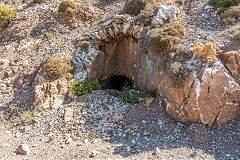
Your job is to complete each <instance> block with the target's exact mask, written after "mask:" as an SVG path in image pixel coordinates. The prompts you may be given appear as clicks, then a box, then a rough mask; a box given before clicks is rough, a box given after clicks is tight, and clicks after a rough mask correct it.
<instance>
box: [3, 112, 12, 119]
mask: <svg viewBox="0 0 240 160" xmlns="http://www.w3.org/2000/svg"><path fill="white" fill-rule="evenodd" d="M10 115H11V113H9V112H5V113H2V115H1V120H8V119H9V118H10Z"/></svg>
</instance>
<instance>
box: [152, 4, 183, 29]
mask: <svg viewBox="0 0 240 160" xmlns="http://www.w3.org/2000/svg"><path fill="white" fill-rule="evenodd" d="M179 19H180V11H179V9H178V8H177V7H175V6H172V5H160V6H159V7H158V9H157V12H156V14H155V15H154V17H153V19H152V24H153V25H164V24H165V23H171V22H174V21H177V20H179Z"/></svg>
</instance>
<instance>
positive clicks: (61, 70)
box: [46, 57, 74, 78]
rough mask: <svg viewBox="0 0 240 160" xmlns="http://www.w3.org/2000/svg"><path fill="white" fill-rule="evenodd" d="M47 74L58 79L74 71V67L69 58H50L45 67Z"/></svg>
mask: <svg viewBox="0 0 240 160" xmlns="http://www.w3.org/2000/svg"><path fill="white" fill-rule="evenodd" d="M46 70H47V73H48V75H49V76H50V77H53V78H60V77H62V76H64V75H65V74H67V73H72V72H73V71H74V66H73V64H72V61H71V59H70V58H68V57H65V58H59V57H51V58H49V59H48V62H47V65H46Z"/></svg>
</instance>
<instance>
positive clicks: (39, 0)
mask: <svg viewBox="0 0 240 160" xmlns="http://www.w3.org/2000/svg"><path fill="white" fill-rule="evenodd" d="M46 2H47V0H33V3H39V4H41V3H46Z"/></svg>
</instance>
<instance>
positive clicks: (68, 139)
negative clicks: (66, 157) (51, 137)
mask: <svg viewBox="0 0 240 160" xmlns="http://www.w3.org/2000/svg"><path fill="white" fill-rule="evenodd" d="M72 141H73V139H72V138H71V137H68V138H67V140H66V142H65V143H66V144H70V143H71V142H72Z"/></svg>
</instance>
